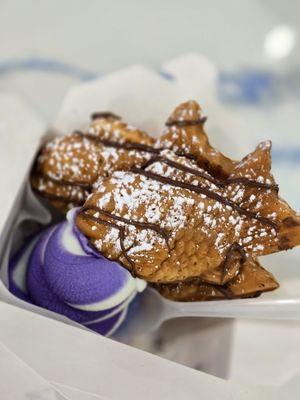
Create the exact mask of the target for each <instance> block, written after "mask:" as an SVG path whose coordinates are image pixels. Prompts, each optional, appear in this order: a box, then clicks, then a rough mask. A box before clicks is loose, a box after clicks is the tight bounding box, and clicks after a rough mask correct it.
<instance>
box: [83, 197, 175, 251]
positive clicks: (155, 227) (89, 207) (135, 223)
mask: <svg viewBox="0 0 300 400" xmlns="http://www.w3.org/2000/svg"><path fill="white" fill-rule="evenodd" d="M89 210H92V211H95V212H99V213H100V214H102V215H105V216H106V217H109V218H112V219H114V220H116V221H120V222H124V223H125V224H128V225H133V226H136V227H137V228H141V229H150V230H152V231H154V232H156V233H158V234H159V235H160V236H162V237H163V238H164V239H165V241H166V243H167V244H168V240H169V236H170V234H169V232H167V231H166V230H164V229H162V228H161V227H160V226H159V225H156V224H151V223H148V222H139V221H133V220H130V219H127V218H123V217H120V216H118V215H114V214H112V213H110V212H108V211H105V210H102V209H101V208H99V207H96V206H92V205H86V206H84V207H82V209H81V210H80V213H84V212H85V211H89Z"/></svg>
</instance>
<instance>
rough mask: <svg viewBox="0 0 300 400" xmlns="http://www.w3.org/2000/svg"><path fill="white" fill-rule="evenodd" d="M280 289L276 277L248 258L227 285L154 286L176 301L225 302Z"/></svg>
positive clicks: (181, 284) (183, 283)
mask: <svg viewBox="0 0 300 400" xmlns="http://www.w3.org/2000/svg"><path fill="white" fill-rule="evenodd" d="M278 287H279V285H278V282H277V281H276V279H275V278H274V276H273V275H272V274H271V273H270V272H268V271H266V270H265V269H264V268H263V267H262V266H261V265H260V264H259V263H258V262H257V261H255V260H253V259H250V258H248V259H247V260H246V262H245V263H244V265H243V268H242V270H241V272H240V274H239V275H238V276H237V277H235V278H234V279H232V280H231V281H230V282H229V283H227V284H226V285H222V286H218V285H212V284H209V283H206V282H203V281H201V280H200V279H193V280H191V281H188V282H187V281H185V282H180V283H177V284H163V285H154V288H155V289H157V290H158V291H159V293H160V294H161V295H162V296H164V297H166V298H167V299H169V300H174V301H204V300H224V299H235V298H244V297H257V296H258V295H260V294H261V293H262V292H267V291H271V290H275V289H277V288H278Z"/></svg>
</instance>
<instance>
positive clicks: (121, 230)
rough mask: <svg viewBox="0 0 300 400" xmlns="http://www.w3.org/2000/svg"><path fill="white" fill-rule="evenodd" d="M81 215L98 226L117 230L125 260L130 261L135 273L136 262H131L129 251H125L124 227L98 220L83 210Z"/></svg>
mask: <svg viewBox="0 0 300 400" xmlns="http://www.w3.org/2000/svg"><path fill="white" fill-rule="evenodd" d="M80 215H81V216H82V217H83V218H85V219H87V220H91V221H94V222H96V223H97V224H103V225H106V226H109V227H111V228H114V229H117V230H118V231H119V239H120V246H121V251H122V254H123V256H124V257H125V259H126V260H127V261H128V263H129V265H130V267H131V272H133V268H134V262H133V261H132V260H131V258H130V257H129V255H128V254H127V250H126V249H125V246H124V240H125V229H124V227H123V226H119V225H118V224H114V223H113V222H110V221H107V220H105V219H101V218H97V217H95V216H93V215H90V214H86V213H84V212H82V210H80Z"/></svg>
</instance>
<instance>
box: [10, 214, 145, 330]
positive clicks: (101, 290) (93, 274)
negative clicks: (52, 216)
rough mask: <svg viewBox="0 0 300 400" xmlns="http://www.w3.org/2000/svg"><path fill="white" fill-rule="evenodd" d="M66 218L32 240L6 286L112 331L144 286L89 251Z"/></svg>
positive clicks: (19, 256)
mask: <svg viewBox="0 0 300 400" xmlns="http://www.w3.org/2000/svg"><path fill="white" fill-rule="evenodd" d="M74 212H75V210H72V211H71V212H70V213H69V215H68V220H67V221H65V222H62V223H60V224H57V225H55V226H52V227H50V228H48V229H47V230H45V231H44V232H42V233H40V234H39V235H38V236H36V237H34V238H32V239H31V240H30V241H29V243H27V244H26V245H25V246H24V247H23V248H22V249H21V250H20V252H19V253H18V254H17V255H16V256H15V257H14V258H13V259H12V261H11V263H10V274H9V288H10V290H11V292H12V293H13V294H15V295H16V296H18V297H19V298H21V299H23V300H25V301H28V302H31V303H33V304H35V305H37V306H40V307H43V308H46V309H48V310H51V311H54V312H56V313H59V314H62V315H64V316H66V317H68V318H70V319H72V320H74V321H76V322H78V323H80V324H83V325H85V326H86V327H88V328H90V329H92V330H94V331H96V332H98V333H101V334H103V335H111V334H112V333H113V332H114V331H115V330H116V329H117V328H118V327H119V326H120V325H121V323H122V322H123V321H124V319H125V317H126V314H127V311H128V307H129V304H130V303H131V302H132V300H133V299H134V298H135V296H136V294H137V293H138V292H141V291H143V290H144V288H145V287H146V283H145V281H143V280H141V279H138V278H134V277H133V276H132V275H131V274H130V273H129V272H128V271H127V270H126V269H125V268H123V267H122V266H120V265H119V264H118V263H116V262H113V261H110V260H108V259H106V258H105V257H103V256H102V255H101V254H99V253H98V252H96V251H94V250H93V249H92V248H91V247H90V246H89V245H88V242H87V240H86V238H85V237H84V236H83V235H82V234H81V233H80V232H79V231H78V230H77V229H76V227H75V226H74V224H73V215H74Z"/></svg>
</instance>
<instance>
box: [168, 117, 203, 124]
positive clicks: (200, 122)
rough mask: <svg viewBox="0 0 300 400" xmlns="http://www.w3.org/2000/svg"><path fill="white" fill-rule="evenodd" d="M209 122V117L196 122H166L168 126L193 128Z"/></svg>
mask: <svg viewBox="0 0 300 400" xmlns="http://www.w3.org/2000/svg"><path fill="white" fill-rule="evenodd" d="M206 121H207V117H201V118H199V119H195V120H182V121H181V120H172V119H170V120H168V121H167V122H166V126H193V125H202V124H204V123H205V122H206Z"/></svg>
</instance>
